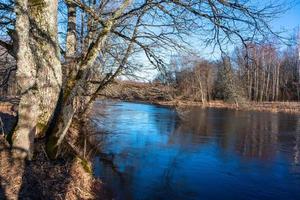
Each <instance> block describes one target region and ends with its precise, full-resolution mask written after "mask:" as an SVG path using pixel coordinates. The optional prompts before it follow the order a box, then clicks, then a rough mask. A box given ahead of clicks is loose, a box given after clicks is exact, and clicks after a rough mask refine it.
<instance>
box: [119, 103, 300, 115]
mask: <svg viewBox="0 0 300 200" xmlns="http://www.w3.org/2000/svg"><path fill="white" fill-rule="evenodd" d="M120 101H126V102H133V103H134V102H136V103H149V104H153V105H158V106H167V107H173V108H183V109H184V108H189V107H202V108H219V109H230V110H238V111H256V112H271V113H288V114H300V102H248V103H247V105H241V106H239V107H237V106H236V105H235V104H233V103H228V102H224V101H216V100H215V101H210V102H207V103H206V104H203V103H202V102H195V101H189V100H172V101H156V100H154V101H151V100H126V99H125V100H120Z"/></svg>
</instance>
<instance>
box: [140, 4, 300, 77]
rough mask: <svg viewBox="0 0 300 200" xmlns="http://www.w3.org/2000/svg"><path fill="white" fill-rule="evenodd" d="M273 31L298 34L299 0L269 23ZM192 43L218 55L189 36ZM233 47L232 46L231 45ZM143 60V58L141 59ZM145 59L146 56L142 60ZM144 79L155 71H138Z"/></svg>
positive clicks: (211, 55)
mask: <svg viewBox="0 0 300 200" xmlns="http://www.w3.org/2000/svg"><path fill="white" fill-rule="evenodd" d="M271 26H272V29H273V30H274V31H279V32H281V31H283V33H282V34H283V36H286V37H288V36H291V35H292V34H294V33H296V31H299V34H300V0H297V1H295V5H294V6H291V8H290V9H289V10H288V11H287V12H286V13H283V14H282V15H281V16H279V17H278V18H277V19H274V21H273V22H272V23H271ZM189 41H190V42H191V44H192V49H195V51H197V53H198V54H200V55H201V56H202V57H204V58H206V59H211V60H215V59H217V58H219V57H220V52H218V51H214V52H213V50H212V48H210V47H201V46H202V44H201V41H200V40H199V39H197V38H196V37H195V38H191V39H190V40H189ZM232 49H233V47H232ZM167 59H168V58H167ZM143 60H144V59H143ZM144 62H147V61H146V58H145V60H144ZM138 75H140V76H141V77H142V79H143V80H144V81H147V80H151V79H153V78H154V77H155V76H156V75H157V71H151V70H150V71H147V73H145V72H143V73H139V74H138Z"/></svg>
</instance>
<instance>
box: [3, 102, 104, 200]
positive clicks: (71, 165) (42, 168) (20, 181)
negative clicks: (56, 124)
mask: <svg viewBox="0 0 300 200" xmlns="http://www.w3.org/2000/svg"><path fill="white" fill-rule="evenodd" d="M12 108H13V103H9V102H1V103H0V117H1V118H2V119H3V121H4V124H5V125H6V127H5V130H6V131H10V129H11V128H12V127H13V125H12V124H13V123H14V120H15V118H16V117H15V112H14V111H13V109H12ZM70 131H72V132H73V133H74V134H71V135H72V138H70V137H68V138H66V140H68V142H69V143H71V142H72V141H70V140H73V143H76V141H75V139H74V138H76V137H78V135H79V129H78V127H74V126H73V127H72V128H71V129H70ZM69 135H70V134H69ZM35 143H36V145H35V150H34V152H35V153H34V157H33V160H32V161H24V159H19V158H18V156H17V155H16V154H15V152H14V151H12V150H11V149H10V147H9V144H8V143H7V141H6V140H5V138H4V136H1V135H0V199H28V200H31V199H57V200H60V199H70V200H74V199H108V197H109V194H108V193H106V191H107V190H106V189H104V184H103V183H102V182H101V181H100V180H98V179H96V178H94V177H93V175H92V170H91V162H90V160H91V159H92V157H88V156H86V158H85V159H84V160H83V159H81V158H79V157H78V156H75V154H72V153H70V152H72V151H73V152H74V151H75V150H74V149H69V150H65V151H66V152H69V153H68V154H64V155H63V156H62V157H61V158H60V159H58V160H55V161H52V160H50V159H49V158H48V157H47V154H46V151H45V146H44V142H43V141H42V140H37V141H36V142H35ZM77 146H78V144H77ZM15 151H17V150H15ZM74 153H75V152H74ZM76 154H77V153H76Z"/></svg>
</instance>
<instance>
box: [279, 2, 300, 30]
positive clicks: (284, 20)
mask: <svg viewBox="0 0 300 200" xmlns="http://www.w3.org/2000/svg"><path fill="white" fill-rule="evenodd" d="M299 26H300V0H297V5H295V6H293V7H292V8H291V9H290V10H288V12H287V13H285V14H283V15H282V16H281V17H280V18H279V19H276V20H274V22H273V27H274V29H277V30H280V29H281V28H285V29H288V31H291V33H292V31H293V29H295V28H296V27H299Z"/></svg>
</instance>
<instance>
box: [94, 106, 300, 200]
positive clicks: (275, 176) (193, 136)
mask: <svg viewBox="0 0 300 200" xmlns="http://www.w3.org/2000/svg"><path fill="white" fill-rule="evenodd" d="M95 118H97V113H96V114H95ZM101 122H102V123H101V124H96V126H97V128H98V129H99V130H104V131H106V132H110V133H111V134H112V135H111V136H110V137H107V138H106V142H105V143H104V144H103V149H102V151H103V152H104V153H107V154H113V155H114V157H113V161H112V162H113V165H114V168H115V169H116V170H117V171H118V173H122V179H121V178H120V175H118V174H116V173H115V170H112V169H111V167H110V166H109V165H107V164H105V163H103V162H101V161H97V162H95V166H96V167H95V174H96V175H97V176H99V177H101V178H103V179H104V180H105V182H106V183H107V184H108V185H109V186H110V187H111V188H112V190H113V191H115V193H116V198H117V199H199V198H204V199H233V198H234V199H283V198H284V199H299V198H300V193H299V192H298V188H299V187H300V165H299V153H300V117H299V116H297V115H289V114H272V113H264V112H244V111H234V110H226V109H200V108H194V109H192V110H191V111H190V112H188V116H187V117H186V119H185V121H184V122H182V121H179V120H178V118H177V116H176V113H175V112H174V111H173V110H171V109H168V108H164V107H157V106H153V105H145V104H134V103H122V102H121V103H117V104H114V105H111V106H108V107H107V115H106V117H105V118H104V119H101ZM99 137H101V136H99Z"/></svg>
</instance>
